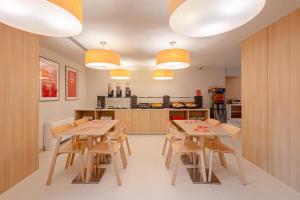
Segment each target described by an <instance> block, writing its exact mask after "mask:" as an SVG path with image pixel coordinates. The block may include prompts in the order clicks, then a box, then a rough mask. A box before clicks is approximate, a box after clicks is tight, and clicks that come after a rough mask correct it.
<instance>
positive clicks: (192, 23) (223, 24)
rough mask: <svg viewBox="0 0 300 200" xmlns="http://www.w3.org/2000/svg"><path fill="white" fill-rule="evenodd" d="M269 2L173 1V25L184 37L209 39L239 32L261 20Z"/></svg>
mask: <svg viewBox="0 0 300 200" xmlns="http://www.w3.org/2000/svg"><path fill="white" fill-rule="evenodd" d="M265 3H266V0H214V1H211V0H201V1H199V0H169V13H170V18H169V25H170V27H171V29H172V30H173V31H174V32H176V33H179V34H181V35H185V36H189V37H207V36H213V35H218V34H221V33H225V32H228V31H231V30H233V29H236V28H238V27H240V26H242V25H244V24H246V23H247V22H249V21H250V20H252V19H253V18H254V17H255V16H257V15H258V14H259V13H260V12H261V11H262V9H263V8H264V6H265Z"/></svg>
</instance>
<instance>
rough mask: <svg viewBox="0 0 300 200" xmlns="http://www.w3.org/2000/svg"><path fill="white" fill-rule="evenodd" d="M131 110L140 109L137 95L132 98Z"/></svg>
mask: <svg viewBox="0 0 300 200" xmlns="http://www.w3.org/2000/svg"><path fill="white" fill-rule="evenodd" d="M130 108H133V109H134V108H138V104H137V96H136V95H132V96H131V97H130Z"/></svg>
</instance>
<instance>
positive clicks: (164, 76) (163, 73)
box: [152, 69, 174, 80]
mask: <svg viewBox="0 0 300 200" xmlns="http://www.w3.org/2000/svg"><path fill="white" fill-rule="evenodd" d="M152 77H153V79H154V80H172V79H173V78H174V74H173V71H172V70H167V69H156V70H154V71H153V75H152Z"/></svg>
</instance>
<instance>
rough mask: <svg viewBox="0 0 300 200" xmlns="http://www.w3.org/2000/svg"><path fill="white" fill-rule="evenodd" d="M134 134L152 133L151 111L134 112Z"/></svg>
mask: <svg viewBox="0 0 300 200" xmlns="http://www.w3.org/2000/svg"><path fill="white" fill-rule="evenodd" d="M132 132H133V133H149V132H150V111H149V110H133V111H132Z"/></svg>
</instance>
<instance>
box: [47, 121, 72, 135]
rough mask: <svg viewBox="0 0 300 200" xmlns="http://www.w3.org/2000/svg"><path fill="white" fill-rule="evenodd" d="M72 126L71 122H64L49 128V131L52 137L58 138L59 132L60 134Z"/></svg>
mask: <svg viewBox="0 0 300 200" xmlns="http://www.w3.org/2000/svg"><path fill="white" fill-rule="evenodd" d="M72 128H74V126H73V125H72V124H64V125H61V126H57V127H54V128H52V129H51V133H52V137H54V138H59V137H60V136H59V134H61V133H62V132H65V131H67V130H70V129H72Z"/></svg>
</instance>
